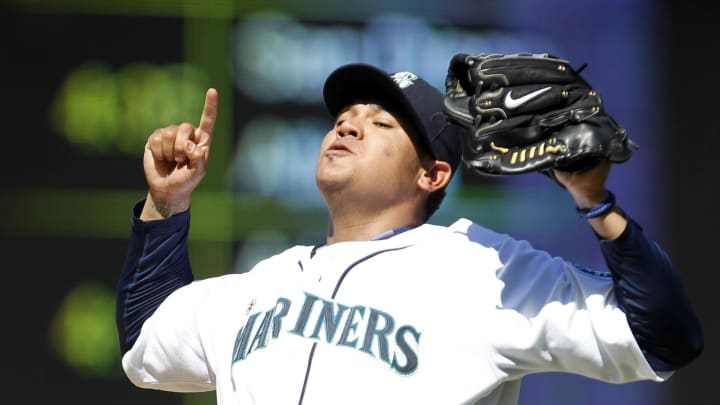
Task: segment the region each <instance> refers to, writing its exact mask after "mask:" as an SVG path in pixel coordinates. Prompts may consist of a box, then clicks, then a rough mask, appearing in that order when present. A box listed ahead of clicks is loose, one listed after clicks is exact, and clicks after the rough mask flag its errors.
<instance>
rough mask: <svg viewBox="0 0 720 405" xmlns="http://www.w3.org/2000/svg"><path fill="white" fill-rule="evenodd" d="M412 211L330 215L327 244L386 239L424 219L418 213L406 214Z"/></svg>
mask: <svg viewBox="0 0 720 405" xmlns="http://www.w3.org/2000/svg"><path fill="white" fill-rule="evenodd" d="M409 212H411V211H409V210H404V211H401V213H402V214H401V215H398V214H395V213H390V212H383V213H380V214H379V215H375V216H368V215H363V216H357V217H356V216H353V217H348V216H333V215H332V213H331V215H330V221H329V225H328V234H327V244H328V245H330V244H333V243H337V242H347V241H360V240H372V239H376V240H377V239H386V238H389V237H392V236H394V235H395V234H397V233H399V232H401V231H403V230H407V228H406V227H411V228H412V227H415V226H418V225H420V224H422V223H423V222H424V221H423V220H422V218H420V217H418V216H417V215H410V214H406V213H409Z"/></svg>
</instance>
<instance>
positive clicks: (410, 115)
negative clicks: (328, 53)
mask: <svg viewBox="0 0 720 405" xmlns="http://www.w3.org/2000/svg"><path fill="white" fill-rule="evenodd" d="M323 97H324V99H325V107H326V108H327V110H328V112H329V113H330V115H332V116H333V117H336V116H337V115H338V114H339V113H340V112H341V111H342V110H343V109H345V108H346V107H348V106H350V105H352V104H357V103H376V104H378V105H380V106H382V107H383V108H384V109H386V110H388V111H389V112H391V113H392V114H393V115H395V117H396V118H397V119H398V120H399V121H400V124H401V125H403V127H404V129H405V130H406V132H409V133H412V134H416V135H417V138H418V139H419V140H420V141H421V142H424V143H427V142H428V141H427V139H428V136H427V134H425V133H424V132H423V131H424V129H423V125H422V121H421V120H420V117H418V115H417V113H416V112H415V110H414V109H413V108H412V106H411V104H410V101H409V100H408V99H407V97H406V96H405V94H404V93H403V91H402V90H401V89H400V88H399V87H398V86H397V85H396V84H395V82H394V81H393V79H392V78H391V77H390V75H388V74H387V73H386V72H383V71H382V70H380V69H378V68H376V67H374V66H372V65H367V64H364V63H353V64H349V65H344V66H341V67H339V68H337V69H336V70H335V71H333V72H332V73H331V74H330V75H329V76H328V78H327V80H325V86H324V88H323ZM428 151H431V149H430V148H428ZM431 153H432V152H431Z"/></svg>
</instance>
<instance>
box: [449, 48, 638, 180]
mask: <svg viewBox="0 0 720 405" xmlns="http://www.w3.org/2000/svg"><path fill="white" fill-rule="evenodd" d="M584 68H585V65H583V66H581V67H580V68H579V69H577V70H575V69H573V68H572V67H571V66H570V65H569V63H568V62H567V61H565V60H562V59H559V58H557V57H555V56H552V55H548V54H530V53H518V54H512V55H510V54H507V55H505V54H457V55H455V56H454V57H453V58H452V60H451V61H450V66H449V68H448V74H447V77H446V80H445V89H446V92H445V96H444V101H443V110H444V111H445V113H446V114H447V115H448V116H449V118H450V120H451V121H454V122H456V123H457V124H459V125H461V126H464V127H466V128H468V129H469V131H467V132H466V136H464V139H463V161H464V162H465V164H466V165H467V166H468V167H470V168H473V169H475V171H476V172H478V173H480V174H485V175H509V174H522V173H528V172H535V171H539V172H542V173H544V174H549V172H552V169H558V170H562V171H568V172H577V171H583V170H587V169H589V168H590V167H592V166H594V165H595V164H596V163H597V162H599V161H600V160H601V159H609V160H610V161H612V162H614V163H619V162H624V161H626V160H628V159H630V157H631V155H632V150H633V149H635V148H637V147H638V146H637V144H635V142H633V141H632V140H630V138H628V136H627V133H626V131H625V129H624V128H622V127H620V126H619V125H618V124H617V123H616V122H615V120H614V119H613V118H612V117H611V116H609V115H608V114H607V113H606V112H605V109H604V108H603V105H602V101H601V99H600V95H599V94H598V93H597V91H595V90H594V89H593V88H592V87H591V86H590V85H589V84H588V83H587V82H586V81H585V80H584V79H583V78H582V77H581V76H580V72H581V71H582V70H583V69H584Z"/></svg>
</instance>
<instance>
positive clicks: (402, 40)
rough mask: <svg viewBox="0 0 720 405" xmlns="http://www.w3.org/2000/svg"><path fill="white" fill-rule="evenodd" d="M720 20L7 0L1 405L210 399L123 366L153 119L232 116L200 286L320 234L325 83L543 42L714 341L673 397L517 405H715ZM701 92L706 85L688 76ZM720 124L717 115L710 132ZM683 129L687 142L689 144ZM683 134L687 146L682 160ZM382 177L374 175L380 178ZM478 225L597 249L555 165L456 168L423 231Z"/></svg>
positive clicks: (0, 80)
mask: <svg viewBox="0 0 720 405" xmlns="http://www.w3.org/2000/svg"><path fill="white" fill-rule="evenodd" d="M717 21H718V20H717V19H716V17H715V16H713V15H712V14H711V13H708V12H707V11H706V10H702V9H699V8H698V9H695V6H693V4H692V2H672V4H671V3H670V2H667V1H666V2H662V1H652V0H610V1H604V2H599V1H589V0H582V1H579V0H545V1H542V2H540V1H531V0H443V1H440V0H398V1H394V2H387V1H380V0H366V1H364V2H355V3H347V2H340V1H332V0H305V1H302V2H300V1H291V0H264V1H261V0H245V1H241V0H237V1H231V0H217V1H198V0H156V1H141V0H135V1H124V2H116V1H109V0H76V1H72V0H6V1H5V2H4V3H3V5H2V6H0V50H2V55H1V56H0V94H1V95H2V99H1V101H0V103H1V105H2V108H1V109H0V118H1V121H2V123H3V127H4V130H2V132H3V136H2V138H3V142H2V151H3V152H2V155H3V158H2V167H3V172H4V175H3V176H2V177H0V185H1V187H0V190H2V191H1V196H2V197H1V198H0V254H1V255H0V258H1V260H0V263H2V264H1V266H2V270H3V278H4V280H5V288H4V291H5V292H4V293H3V294H2V303H3V307H4V308H6V309H5V312H4V313H5V314H6V315H5V321H4V324H5V327H4V328H3V330H4V331H5V332H3V334H2V342H3V347H4V351H3V353H4V354H3V358H4V359H5V374H6V376H7V377H6V378H7V380H6V384H5V386H6V388H5V389H4V390H3V391H2V393H1V394H0V402H2V403H3V404H40V403H47V402H50V401H52V402H53V403H69V404H70V403H71V404H97V403H101V404H128V403H132V404H155V405H160V404H167V405H171V404H173V405H175V404H177V405H180V404H182V405H201V404H203V405H205V404H207V405H209V404H214V403H215V401H214V394H213V393H202V394H172V393H165V392H156V391H148V390H140V389H138V388H136V387H134V386H132V385H131V384H130V383H129V382H128V381H127V380H126V378H125V377H124V376H123V374H122V372H121V369H120V365H119V364H120V356H119V349H118V344H117V337H116V330H115V324H114V288H115V282H116V279H117V277H118V275H119V273H120V270H121V267H122V264H123V261H124V258H125V253H126V251H127V239H128V236H129V231H130V208H131V206H132V205H133V203H135V202H136V201H138V200H139V199H141V198H143V197H144V194H145V192H146V188H145V182H144V177H143V172H142V163H141V157H142V151H143V146H144V143H145V140H146V138H147V136H148V135H149V134H150V133H151V132H152V131H153V130H154V129H155V128H158V127H163V126H166V125H169V124H173V123H179V122H183V121H189V122H193V123H197V122H198V120H199V116H200V112H201V109H202V104H203V96H204V92H205V89H207V88H208V87H210V86H212V87H215V88H217V89H218V90H219V94H220V111H219V121H218V125H217V126H216V131H215V136H214V143H213V152H212V160H211V165H210V169H209V173H208V175H207V177H206V178H205V180H204V182H203V183H202V185H201V186H200V188H199V190H198V191H197V192H196V193H195V194H194V198H193V212H192V225H191V234H190V248H191V260H192V264H193V268H194V271H195V273H196V275H197V276H198V277H208V276H213V275H219V274H224V273H227V272H243V271H247V270H248V269H249V268H250V267H251V266H252V264H253V263H255V262H256V261H257V259H258V258H261V257H265V256H267V255H268V254H272V253H275V252H279V251H281V250H283V249H285V248H286V247H289V246H291V245H294V244H297V243H305V244H312V243H315V242H317V241H319V240H321V239H322V238H323V237H324V234H325V230H326V225H327V222H326V215H325V211H324V206H323V201H322V199H321V198H320V197H319V195H318V194H317V193H316V190H315V184H314V177H313V175H314V165H315V157H316V154H317V147H318V145H319V141H320V139H321V137H322V136H323V135H324V134H325V132H326V131H327V130H328V129H329V127H330V125H331V124H332V118H331V117H330V116H329V115H328V114H327V113H326V112H325V110H324V107H323V105H322V101H321V88H322V84H323V81H324V79H325V77H326V76H327V75H328V74H329V73H330V72H331V71H332V70H333V69H334V68H336V67H338V66H339V65H341V64H344V63H349V62H368V63H372V64H376V65H378V66H380V67H382V68H384V69H386V70H388V71H398V70H411V71H414V72H416V73H418V74H420V75H421V76H423V77H424V78H426V79H427V80H428V81H430V82H431V83H433V84H435V85H437V87H438V88H439V89H441V90H442V89H443V87H442V86H443V80H444V76H445V73H446V71H447V65H448V62H449V60H450V58H451V57H452V56H453V55H454V54H456V53H516V52H534V53H550V54H553V55H557V56H560V57H562V58H565V59H567V60H569V61H571V63H572V64H573V65H574V66H576V67H578V66H579V65H581V64H583V63H587V64H588V67H587V68H586V69H585V71H584V73H583V75H584V77H585V78H586V79H588V81H589V82H590V83H592V84H593V86H594V87H596V88H597V89H599V91H600V93H601V94H602V95H603V98H604V102H605V106H606V108H607V110H608V111H609V112H610V113H611V114H612V115H613V116H614V117H615V118H616V119H617V121H618V122H620V123H621V124H622V125H623V126H624V127H625V128H626V129H627V130H628V133H629V134H630V137H631V138H632V139H633V140H634V141H635V142H636V143H638V144H639V145H640V149H639V150H638V151H637V153H636V154H635V155H634V157H633V158H632V159H631V160H630V161H628V162H626V163H624V164H622V165H618V166H616V167H615V169H614V171H613V173H612V175H611V178H610V180H609V187H610V188H611V189H613V190H614V191H615V193H616V194H617V195H618V198H619V200H620V203H621V204H622V206H623V207H624V208H625V209H626V211H628V212H629V213H630V215H631V216H633V217H634V218H636V219H637V220H638V221H639V222H640V223H641V224H643V225H644V228H645V229H646V231H647V232H649V233H650V234H651V236H653V237H654V238H655V239H656V240H658V241H659V242H660V243H662V244H663V245H664V246H665V248H666V250H667V251H668V252H669V253H670V254H671V256H672V257H673V258H674V260H675V262H676V264H677V266H678V268H679V270H680V271H681V273H682V274H683V277H684V280H685V282H686V284H687V287H688V290H689V291H690V294H691V296H692V298H693V302H694V303H695V305H696V307H697V310H698V312H699V314H700V317H701V321H702V322H703V324H704V327H705V331H706V351H705V353H704V354H703V356H702V357H701V358H700V359H699V360H698V361H697V362H695V363H693V364H692V365H690V366H689V367H687V368H686V369H684V370H682V371H681V372H679V373H677V375H676V376H674V377H673V378H672V379H671V380H670V381H669V382H668V383H666V384H655V383H648V382H640V383H632V384H626V385H610V384H605V383H599V382H595V381H591V380H588V379H585V378H582V377H578V376H570V375H564V374H541V375H533V376H530V377H527V378H526V380H525V382H524V386H523V390H522V393H521V401H520V403H521V405H531V404H532V405H536V404H537V405H546V404H547V405H550V404H552V405H570V404H607V403H613V404H614V405H629V404H634V405H635V404H648V405H649V404H652V405H673V404H712V403H716V402H715V399H714V398H713V396H712V395H708V393H709V391H710V389H709V388H708V387H711V386H712V384H713V382H714V381H712V380H711V379H712V376H713V375H714V371H713V370H714V366H715V363H714V361H715V360H718V355H717V351H716V348H715V347H714V341H715V337H716V335H717V327H718V324H717V319H716V318H717V317H716V315H715V313H714V311H713V310H714V307H713V306H714V302H713V301H712V297H713V296H714V289H715V284H714V283H712V282H710V281H711V280H715V279H716V278H717V276H716V275H715V274H713V273H715V272H716V269H715V262H714V261H713V260H714V259H713V258H714V256H712V253H711V252H712V251H713V249H714V248H715V246H714V243H715V242H716V240H717V238H716V237H715V236H713V235H714V232H715V231H716V229H717V227H718V214H717V208H716V206H715V204H713V202H714V200H713V199H712V198H711V196H712V195H714V193H713V189H712V188H713V187H714V186H713V185H712V184H715V183H716V182H717V181H716V180H714V177H713V176H714V175H715V172H716V170H714V169H712V168H711V167H710V166H711V164H712V163H713V162H715V161H716V158H715V157H714V156H713V154H714V153H713V152H714V151H715V150H716V149H717V147H718V146H719V145H718V143H719V139H720V137H719V136H718V135H719V134H718V133H717V132H718V129H717V127H716V126H714V125H710V126H706V125H705V121H706V120H708V118H712V114H713V112H711V111H710V109H711V108H712V107H713V106H715V105H716V104H717V103H716V102H715V101H714V100H713V97H715V95H716V94H718V91H717V90H718V84H717V82H718V79H717V78H716V77H713V76H712V75H713V73H714V69H713V68H712V67H713V66H717V65H716V64H714V62H715V59H716V58H717V56H716V54H713V53H712V51H715V50H716V49H715V48H716V47H715V46H714V45H712V43H714V40H715V39H717V38H718V28H716V27H717V23H716V22H717ZM688 79H691V80H688ZM708 121H709V120H708ZM685 136H692V139H685V138H684V137H685ZM677 145H681V146H682V148H680V147H678V146H677ZM378 181H381V179H378ZM458 216H465V217H468V218H471V219H473V220H475V221H477V222H480V223H482V224H484V225H486V226H489V227H492V228H494V229H497V230H499V231H502V232H509V233H512V234H514V235H516V236H518V237H521V238H526V239H528V240H530V241H531V242H532V243H533V244H534V245H535V246H537V247H539V248H542V249H547V250H549V251H551V252H552V253H554V254H557V255H561V256H564V257H566V258H568V259H569V260H572V261H575V262H577V263H579V264H582V265H585V266H590V267H593V266H594V267H603V266H604V264H603V262H602V257H601V256H600V253H599V251H598V249H597V248H596V242H595V239H594V236H593V235H592V233H591V232H590V231H589V228H588V226H587V224H586V223H585V222H583V221H582V220H579V219H578V218H577V217H576V216H575V213H574V209H573V205H572V202H571V200H570V199H569V196H567V195H566V194H565V193H564V192H563V191H562V190H560V189H559V188H558V187H557V186H556V185H555V184H554V183H552V182H551V181H549V180H548V179H547V178H545V177H543V176H541V175H525V176H517V177H511V178H484V177H480V176H478V175H475V174H474V173H472V172H467V171H463V172H461V173H460V175H459V176H456V177H455V178H454V180H453V183H452V184H451V186H450V190H449V197H448V198H447V200H446V202H445V203H444V204H443V206H442V207H441V209H440V211H439V212H438V213H437V214H435V216H434V217H433V218H432V219H431V222H433V223H438V224H449V223H451V222H452V221H453V220H454V219H455V218H456V217H458Z"/></svg>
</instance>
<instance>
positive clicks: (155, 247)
mask: <svg viewBox="0 0 720 405" xmlns="http://www.w3.org/2000/svg"><path fill="white" fill-rule="evenodd" d="M145 206H147V201H146V202H145ZM138 208H140V207H138V206H137V205H136V206H135V207H134V209H133V232H132V235H131V238H130V246H129V249H128V254H127V257H126V260H125V264H124V268H123V271H122V274H121V276H120V280H119V281H118V284H117V302H116V305H117V306H116V322H117V328H118V336H119V339H120V347H121V350H122V352H123V353H124V352H126V351H127V350H129V349H130V347H132V345H133V343H134V342H135V339H137V337H138V335H139V333H140V329H141V327H142V325H143V323H144V322H145V320H146V319H147V318H148V317H150V315H152V314H153V313H154V312H155V310H156V309H157V308H158V306H159V305H160V304H161V303H162V302H163V301H164V300H165V298H166V297H168V296H169V295H170V294H171V293H172V292H173V291H175V290H177V289H178V288H180V287H182V286H184V285H187V284H189V283H190V282H192V280H193V274H192V270H191V268H190V260H189V258H188V251H187V235H188V229H189V223H190V213H189V211H188V212H186V213H181V214H179V215H175V216H173V217H171V218H169V219H166V220H160V221H148V222H145V221H142V220H141V219H140V218H139V217H138V216H137V215H138V211H139V209H138Z"/></svg>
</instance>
